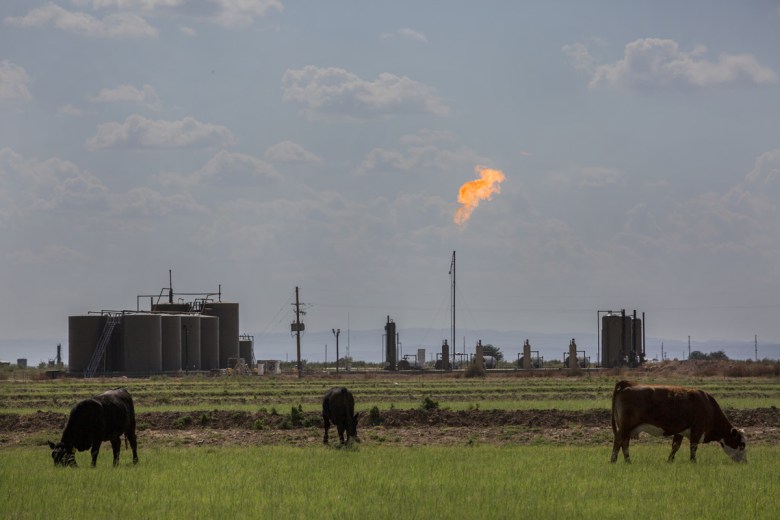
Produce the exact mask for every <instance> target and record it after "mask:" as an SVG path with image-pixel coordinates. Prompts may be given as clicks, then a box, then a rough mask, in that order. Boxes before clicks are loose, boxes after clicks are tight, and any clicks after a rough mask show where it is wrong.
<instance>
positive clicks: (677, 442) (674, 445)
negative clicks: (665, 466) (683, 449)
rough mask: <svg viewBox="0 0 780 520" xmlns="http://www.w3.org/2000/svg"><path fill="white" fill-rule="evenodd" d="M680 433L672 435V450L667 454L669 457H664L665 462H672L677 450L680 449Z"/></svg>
mask: <svg viewBox="0 0 780 520" xmlns="http://www.w3.org/2000/svg"><path fill="white" fill-rule="evenodd" d="M682 440H683V438H682V435H680V434H675V436H674V437H672V452H671V453H670V454H669V458H668V459H666V460H667V462H674V456H675V454H676V453H677V450H679V449H680V445H681V444H682Z"/></svg>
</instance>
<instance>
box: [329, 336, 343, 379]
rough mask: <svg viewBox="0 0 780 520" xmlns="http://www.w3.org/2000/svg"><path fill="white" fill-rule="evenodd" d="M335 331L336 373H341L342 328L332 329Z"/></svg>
mask: <svg viewBox="0 0 780 520" xmlns="http://www.w3.org/2000/svg"><path fill="white" fill-rule="evenodd" d="M330 330H332V331H333V335H334V336H336V373H337V374H338V373H339V334H341V329H330Z"/></svg>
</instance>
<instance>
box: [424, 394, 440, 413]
mask: <svg viewBox="0 0 780 520" xmlns="http://www.w3.org/2000/svg"><path fill="white" fill-rule="evenodd" d="M420 408H421V409H423V410H438V409H439V401H434V400H433V399H431V398H430V396H425V399H423V402H422V404H421V405H420Z"/></svg>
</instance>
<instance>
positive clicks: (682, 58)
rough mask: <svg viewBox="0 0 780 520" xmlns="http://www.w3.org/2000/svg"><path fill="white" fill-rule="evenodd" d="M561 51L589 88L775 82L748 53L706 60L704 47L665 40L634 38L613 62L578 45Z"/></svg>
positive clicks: (649, 87) (650, 88)
mask: <svg viewBox="0 0 780 520" xmlns="http://www.w3.org/2000/svg"><path fill="white" fill-rule="evenodd" d="M563 51H564V52H565V53H566V54H568V55H569V56H571V57H573V58H574V61H575V67H577V68H578V69H580V70H585V71H587V72H589V73H591V74H592V78H591V81H590V86H591V87H592V88H596V87H600V86H604V87H607V88H614V89H627V90H652V89H657V88H664V89H665V88H684V87H695V88H705V87H712V86H718V85H764V84H770V83H776V82H777V74H776V73H775V72H774V71H773V70H772V69H770V68H769V67H765V66H763V65H761V64H760V63H759V62H758V60H756V58H755V57H754V56H753V55H751V54H726V53H722V54H721V55H720V56H719V57H718V59H717V61H709V60H707V59H705V58H704V57H703V56H704V54H705V53H706V52H707V49H706V47H704V46H698V47H696V48H694V49H693V50H691V51H690V52H686V51H683V50H681V49H680V48H679V45H678V44H677V42H675V41H674V40H668V39H667V40H665V39H658V38H645V39H640V40H635V41H633V42H631V43H629V44H627V45H626V47H625V51H624V55H623V58H622V59H621V60H618V61H617V62H615V63H614V64H604V65H598V64H596V62H595V60H594V59H593V57H592V56H591V55H590V53H589V52H588V50H587V49H586V48H585V46H584V45H582V44H572V45H566V46H564V47H563Z"/></svg>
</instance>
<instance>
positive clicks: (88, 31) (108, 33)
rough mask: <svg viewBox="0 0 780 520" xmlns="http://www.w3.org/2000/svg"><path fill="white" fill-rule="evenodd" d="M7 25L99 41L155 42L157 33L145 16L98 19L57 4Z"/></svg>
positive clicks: (12, 18) (10, 20) (9, 20)
mask: <svg viewBox="0 0 780 520" xmlns="http://www.w3.org/2000/svg"><path fill="white" fill-rule="evenodd" d="M5 23H6V24H8V25H12V26H15V27H25V28H48V27H53V28H55V29H59V30H61V31H65V32H70V33H74V34H81V35H84V36H92V37H98V38H153V37H156V36H157V29H155V28H154V27H152V26H151V25H149V24H148V23H147V22H146V20H144V19H143V18H142V17H141V16H138V15H136V14H133V13H128V12H120V13H113V14H109V15H107V16H105V17H104V18H96V17H94V16H92V15H90V14H88V13H83V12H76V11H68V10H66V9H63V8H62V7H60V6H58V5H55V4H53V3H48V4H46V5H44V6H43V7H37V8H35V9H33V10H32V11H30V12H29V13H27V14H26V15H25V16H9V17H7V18H6V19H5Z"/></svg>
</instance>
